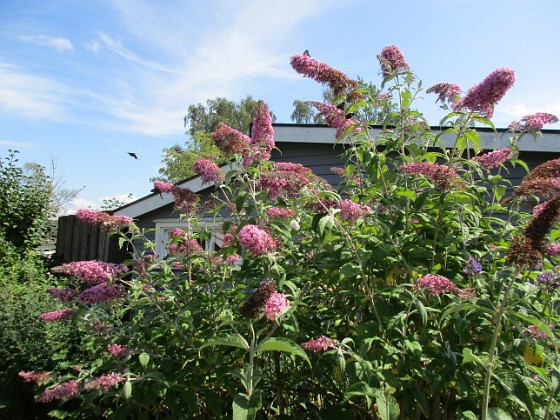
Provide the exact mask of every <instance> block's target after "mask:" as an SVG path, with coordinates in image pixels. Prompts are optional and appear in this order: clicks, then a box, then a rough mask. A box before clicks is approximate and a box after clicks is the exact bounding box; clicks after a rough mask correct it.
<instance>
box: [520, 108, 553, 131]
mask: <svg viewBox="0 0 560 420" xmlns="http://www.w3.org/2000/svg"><path fill="white" fill-rule="evenodd" d="M557 122H558V117H556V116H555V115H552V114H547V113H546V112H537V113H536V114H532V115H525V116H524V117H523V118H521V121H514V122H512V123H511V124H510V125H509V128H510V129H511V130H513V131H540V130H542V128H543V126H544V125H545V124H554V123H557Z"/></svg>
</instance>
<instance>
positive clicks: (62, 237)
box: [55, 216, 128, 263]
mask: <svg viewBox="0 0 560 420" xmlns="http://www.w3.org/2000/svg"><path fill="white" fill-rule="evenodd" d="M127 252H128V250H127V249H122V250H121V249H119V236H118V235H109V234H108V233H107V232H106V231H105V230H104V229H102V228H100V227H99V226H95V225H92V224H90V223H88V222H84V221H81V220H78V219H77V218H76V216H61V217H59V219H58V231H57V236H56V255H55V258H57V260H58V261H60V262H63V263H68V262H73V261H85V260H101V261H106V262H114V263H120V262H122V261H124V260H125V259H126V257H127Z"/></svg>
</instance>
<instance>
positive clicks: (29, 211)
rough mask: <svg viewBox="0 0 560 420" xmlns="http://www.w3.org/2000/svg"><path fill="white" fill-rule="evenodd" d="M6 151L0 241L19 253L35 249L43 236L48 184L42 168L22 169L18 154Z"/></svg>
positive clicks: (1, 168)
mask: <svg viewBox="0 0 560 420" xmlns="http://www.w3.org/2000/svg"><path fill="white" fill-rule="evenodd" d="M9 152H10V154H9V156H8V157H6V158H4V159H1V160H0V240H4V241H7V242H9V243H11V244H13V245H14V246H15V247H16V248H17V249H18V250H23V249H29V248H34V247H37V246H39V245H40V244H41V243H42V241H43V239H44V237H45V231H46V225H47V220H48V218H49V216H50V214H49V202H50V197H51V183H50V180H49V178H48V177H47V175H46V174H45V171H44V168H43V167H41V166H39V165H28V166H27V167H26V168H22V167H21V166H18V159H17V158H16V156H17V153H18V152H17V151H11V150H10V151H9ZM1 254H2V251H1V250H0V255H1Z"/></svg>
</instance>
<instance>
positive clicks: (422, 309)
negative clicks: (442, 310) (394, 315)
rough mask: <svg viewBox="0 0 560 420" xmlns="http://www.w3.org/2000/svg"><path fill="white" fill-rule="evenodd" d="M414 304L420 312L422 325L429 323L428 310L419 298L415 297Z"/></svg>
mask: <svg viewBox="0 0 560 420" xmlns="http://www.w3.org/2000/svg"><path fill="white" fill-rule="evenodd" d="M414 306H416V311H417V312H418V315H420V319H421V320H422V325H426V324H427V323H428V312H427V311H426V307H425V306H424V304H423V303H422V301H421V300H420V299H418V298H415V299H414Z"/></svg>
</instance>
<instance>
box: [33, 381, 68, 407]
mask: <svg viewBox="0 0 560 420" xmlns="http://www.w3.org/2000/svg"><path fill="white" fill-rule="evenodd" d="M77 394H78V381H76V380H74V379H73V380H71V381H68V382H66V383H64V384H62V385H57V386H55V387H54V388H50V389H46V390H44V391H43V393H42V394H41V395H39V397H38V398H37V401H38V402H42V403H48V402H50V401H53V400H62V399H70V398H74V397H75V396H76V395H77Z"/></svg>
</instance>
